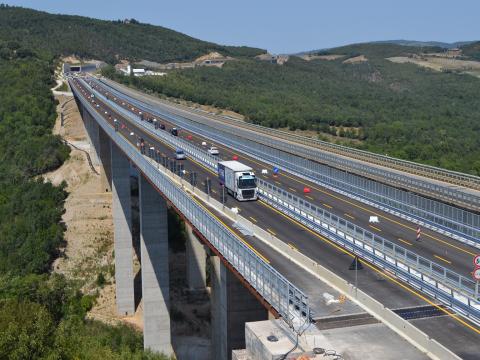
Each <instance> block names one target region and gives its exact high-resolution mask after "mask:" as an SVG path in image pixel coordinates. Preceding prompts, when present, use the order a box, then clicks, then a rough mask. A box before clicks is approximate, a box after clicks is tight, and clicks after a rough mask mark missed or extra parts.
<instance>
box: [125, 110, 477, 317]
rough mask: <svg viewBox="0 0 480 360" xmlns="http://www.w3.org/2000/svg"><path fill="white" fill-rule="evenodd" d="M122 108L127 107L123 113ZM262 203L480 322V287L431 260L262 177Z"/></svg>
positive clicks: (170, 139)
mask: <svg viewBox="0 0 480 360" xmlns="http://www.w3.org/2000/svg"><path fill="white" fill-rule="evenodd" d="M120 109H122V108H120ZM122 111H124V113H125V115H126V116H127V117H128V118H129V119H131V120H132V121H135V122H136V123H137V125H139V126H140V127H142V128H143V129H144V130H145V131H146V132H147V133H150V135H151V136H153V137H158V138H161V139H162V140H163V141H164V142H166V143H168V144H170V145H171V146H175V147H180V148H182V149H183V150H184V151H185V153H187V154H188V155H190V156H191V157H192V158H194V159H195V160H196V161H198V162H200V163H202V164H203V165H205V166H206V167H208V168H210V169H211V170H212V171H216V170H217V163H218V159H217V158H216V157H214V156H211V155H210V154H209V153H208V152H206V151H205V150H204V149H203V148H200V147H198V146H196V145H194V144H192V143H191V142H188V141H186V140H184V139H182V138H179V137H176V136H172V135H170V134H169V133H168V132H165V131H160V132H159V131H155V128H154V126H153V125H152V124H150V123H148V122H146V121H142V120H140V119H139V118H137V117H136V116H134V115H133V114H131V113H129V112H128V111H126V110H124V109H122ZM258 185H259V195H260V197H261V199H262V200H263V201H265V202H267V203H268V204H270V205H271V206H273V207H275V208H276V209H277V210H279V211H281V212H282V213H284V214H286V215H288V216H289V217H291V218H293V219H295V220H297V221H299V222H300V223H302V224H304V225H305V226H307V227H309V228H311V229H312V230H314V231H315V232H317V233H319V234H321V235H323V236H325V237H327V238H328V239H330V240H332V241H334V242H335V243H336V244H338V245H340V246H342V247H343V248H345V249H347V250H349V251H350V252H352V253H354V254H356V255H358V256H360V257H361V258H363V259H365V260H367V261H369V262H370V263H372V264H375V265H377V266H379V267H381V268H383V269H386V270H388V271H390V272H391V273H393V274H395V275H396V276H397V277H398V278H400V279H402V280H403V281H405V282H406V283H408V284H410V285H412V286H413V287H415V288H417V289H419V290H421V291H423V292H425V293H426V294H428V295H430V296H432V297H433V298H435V299H437V300H439V301H441V302H442V303H444V304H446V305H448V306H449V307H451V308H452V309H454V310H456V311H458V312H459V313H461V314H463V315H464V316H466V317H468V318H470V319H472V321H474V322H476V323H480V302H479V301H478V294H476V293H475V282H473V281H472V280H470V279H469V278H467V277H465V276H462V275H460V274H458V273H456V272H454V271H451V270H449V269H447V268H445V267H444V266H442V265H439V264H437V263H435V262H433V261H430V260H428V259H426V258H424V257H422V256H419V255H418V254H416V253H414V252H412V251H410V250H407V249H406V248H404V247H402V246H399V245H397V244H394V243H392V242H390V241H388V240H386V239H384V238H382V237H381V236H378V235H376V234H374V233H372V232H370V231H367V230H365V229H363V228H362V227H360V226H357V225H355V224H353V223H351V222H350V221H348V220H346V219H344V218H341V217H339V216H337V215H334V214H332V213H330V212H329V211H327V210H324V209H323V208H320V207H317V206H316V205H314V204H312V203H310V202H308V201H306V200H304V199H302V198H300V197H297V196H295V195H293V194H291V193H289V192H287V191H285V190H283V189H281V188H279V187H277V186H275V185H273V184H271V183H269V182H267V181H265V180H263V179H261V178H258Z"/></svg>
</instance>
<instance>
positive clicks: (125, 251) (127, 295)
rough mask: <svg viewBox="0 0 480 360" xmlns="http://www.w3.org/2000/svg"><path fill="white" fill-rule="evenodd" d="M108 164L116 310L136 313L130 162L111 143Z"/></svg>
mask: <svg viewBox="0 0 480 360" xmlns="http://www.w3.org/2000/svg"><path fill="white" fill-rule="evenodd" d="M111 164H112V210H113V228H114V235H113V237H114V242H115V283H116V297H117V311H118V313H119V314H120V315H125V316H126V315H133V314H134V313H135V297H134V286H133V246H132V209H131V189H130V162H129V160H128V158H127V157H126V156H125V155H124V154H123V153H122V152H121V151H120V149H119V148H118V147H117V146H116V145H114V144H112V146H111Z"/></svg>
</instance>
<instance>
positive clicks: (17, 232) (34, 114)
mask: <svg viewBox="0 0 480 360" xmlns="http://www.w3.org/2000/svg"><path fill="white" fill-rule="evenodd" d="M9 45H11V46H9ZM0 49H1V50H0V51H1V54H2V57H1V58H0V80H1V83H2V86H1V87H0V359H12V360H13V359H15V360H17V359H49V360H53V359H102V360H108V359H162V358H163V357H162V356H160V355H153V354H150V353H146V352H144V351H143V341H142V335H141V333H138V332H137V331H134V330H133V329H131V328H129V327H126V326H108V325H105V324H102V323H99V322H95V321H90V320H86V319H85V314H86V312H87V311H88V310H89V309H90V308H91V306H92V304H93V301H94V299H93V298H92V297H91V296H86V295H83V294H82V293H81V292H80V290H79V287H78V284H76V283H73V282H71V281H69V280H67V279H66V278H65V277H63V276H62V275H58V274H54V273H50V272H49V270H50V267H51V263H52V261H53V260H54V258H55V257H57V256H58V250H57V249H58V247H59V245H60V244H61V243H62V242H63V240H64V239H63V233H64V226H63V224H62V219H61V217H62V214H63V212H64V201H65V199H66V197H67V195H68V194H67V193H66V191H65V184H62V185H61V186H58V187H56V186H53V185H52V184H51V183H49V182H44V181H43V180H42V179H41V178H37V176H38V175H40V174H42V173H44V172H46V171H49V170H52V169H55V168H57V167H58V166H60V165H61V164H62V163H63V162H64V161H65V160H66V159H67V158H68V156H69V148H68V147H67V146H65V145H64V144H63V143H62V141H61V139H60V138H59V137H57V136H54V135H52V127H53V125H54V122H55V119H56V112H55V106H56V104H55V101H54V99H53V97H52V95H51V92H50V90H49V88H50V87H51V86H52V84H53V81H52V79H53V78H52V76H53V66H54V61H53V58H44V57H42V56H38V54H36V53H35V52H34V51H33V50H30V51H28V53H27V52H22V53H18V52H17V51H16V50H17V48H16V46H15V45H14V44H13V45H12V44H5V43H1V42H0Z"/></svg>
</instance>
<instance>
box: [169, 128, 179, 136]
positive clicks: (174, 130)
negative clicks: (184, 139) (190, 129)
mask: <svg viewBox="0 0 480 360" xmlns="http://www.w3.org/2000/svg"><path fill="white" fill-rule="evenodd" d="M170 133H171V134H172V135H173V136H178V129H177V128H172V130H170Z"/></svg>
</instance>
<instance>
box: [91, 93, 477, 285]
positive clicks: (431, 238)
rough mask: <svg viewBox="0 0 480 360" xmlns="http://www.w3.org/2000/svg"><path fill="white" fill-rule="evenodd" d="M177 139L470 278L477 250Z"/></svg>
mask: <svg viewBox="0 0 480 360" xmlns="http://www.w3.org/2000/svg"><path fill="white" fill-rule="evenodd" d="M96 90H97V91H98V90H102V92H103V94H108V95H107V96H109V98H110V100H111V101H115V102H116V103H117V104H118V105H120V106H123V107H124V108H125V109H128V110H129V111H130V112H132V113H135V114H136V115H139V112H140V110H139V109H137V108H136V107H135V106H134V105H131V104H130V103H129V102H128V101H126V100H125V99H120V98H118V99H116V98H115V97H114V96H113V95H112V94H111V93H110V94H109V93H108V91H107V89H101V88H100V87H97V88H96ZM114 99H115V100H114ZM132 108H133V110H132ZM143 115H144V116H145V117H151V118H153V117H155V115H153V114H149V113H147V112H143ZM157 118H158V117H157ZM158 120H159V121H160V118H158ZM161 122H162V123H163V124H164V125H165V126H166V130H169V129H170V128H171V127H173V126H174V124H171V123H169V122H167V121H165V120H162V121H161ZM179 136H181V137H184V138H186V139H188V140H189V141H192V142H193V143H195V144H196V145H197V146H202V145H201V144H202V142H204V141H205V142H207V144H209V145H210V144H214V145H216V146H217V147H218V148H219V149H220V150H221V157H223V158H225V159H227V158H228V159H231V157H232V156H233V155H236V156H238V158H239V161H241V162H243V163H246V164H248V165H250V166H252V168H254V170H255V171H256V173H257V175H258V176H262V175H260V174H261V170H262V169H268V171H269V175H268V176H263V177H264V178H265V179H266V180H268V181H270V182H272V183H273V184H275V185H277V186H279V187H282V188H283V189H284V190H286V191H289V192H291V193H293V194H295V195H297V196H300V197H303V198H304V199H305V200H307V201H310V202H311V203H313V204H315V205H316V206H318V207H323V208H324V209H325V210H327V211H330V212H332V213H333V214H335V215H338V216H341V217H343V218H345V219H347V220H349V221H351V222H353V223H355V224H356V225H359V226H362V227H363V228H364V229H366V230H369V231H371V232H373V233H376V234H377V235H379V236H382V237H384V238H385V239H387V240H389V241H392V242H394V243H396V244H398V245H400V246H402V247H405V248H407V249H408V250H410V251H413V252H415V253H417V254H419V255H421V256H423V257H425V258H427V259H429V260H431V261H434V262H436V263H438V264H440V265H442V266H445V267H447V268H449V269H452V270H453V271H456V272H458V273H459V274H462V275H464V276H470V272H471V271H472V265H471V264H472V258H473V256H474V255H475V254H476V253H477V251H478V249H475V248H473V247H470V246H468V245H465V244H461V243H459V242H457V241H455V240H453V239H451V238H448V237H446V236H443V235H441V234H438V233H436V232H433V231H430V230H428V229H422V236H421V240H420V241H416V230H417V226H416V225H415V224H413V223H410V222H408V221H405V220H404V219H401V218H398V217H394V216H393V215H390V214H386V213H383V212H381V211H380V210H378V209H375V208H373V207H370V206H368V205H365V204H363V203H359V202H356V201H354V200H352V199H350V198H348V197H345V196H343V195H340V194H337V193H335V192H333V191H331V190H329V189H326V188H322V187H320V186H319V185H316V184H313V183H311V182H308V181H305V180H303V179H301V178H298V177H296V176H294V175H291V174H288V173H286V172H280V173H279V174H278V176H276V177H273V175H272V174H271V166H270V165H268V164H265V163H262V162H260V161H258V160H256V159H253V158H251V157H248V156H246V155H244V154H241V153H239V152H235V151H234V150H232V149H230V148H227V147H225V146H223V145H221V144H218V143H213V142H211V141H210V140H208V139H204V138H202V137H199V136H197V135H195V134H193V133H189V132H187V131H186V130H181V131H180V133H179ZM305 186H306V187H308V188H310V190H311V192H310V193H308V194H304V192H303V190H304V187H305ZM370 216H378V218H379V219H380V223H379V224H371V223H369V217H370Z"/></svg>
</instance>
